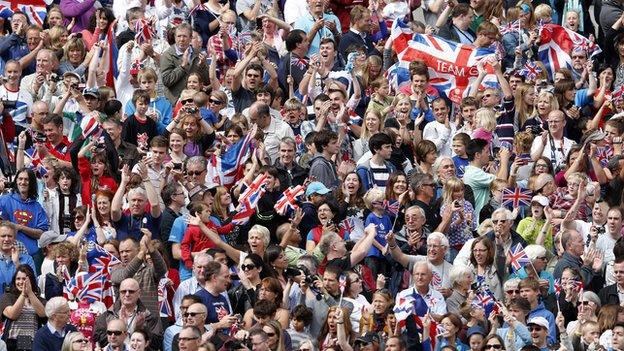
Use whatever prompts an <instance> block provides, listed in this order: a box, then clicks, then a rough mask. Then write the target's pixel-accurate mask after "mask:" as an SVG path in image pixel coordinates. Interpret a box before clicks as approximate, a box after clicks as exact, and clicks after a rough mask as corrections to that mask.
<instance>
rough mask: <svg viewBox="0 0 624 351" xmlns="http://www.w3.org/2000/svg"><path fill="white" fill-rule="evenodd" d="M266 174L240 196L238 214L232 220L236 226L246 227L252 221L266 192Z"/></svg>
mask: <svg viewBox="0 0 624 351" xmlns="http://www.w3.org/2000/svg"><path fill="white" fill-rule="evenodd" d="M266 178H267V176H266V174H262V175H261V176H259V177H258V178H256V179H255V180H254V181H253V182H252V183H251V185H249V187H247V189H245V191H244V192H243V193H242V194H241V195H240V197H239V199H238V202H239V203H238V206H237V207H236V214H235V215H234V217H233V218H232V223H234V224H236V225H244V224H246V223H247V222H249V220H250V219H251V216H253V214H254V213H255V212H256V207H257V206H258V202H259V201H260V198H262V195H264V192H265V191H266V184H265V183H266Z"/></svg>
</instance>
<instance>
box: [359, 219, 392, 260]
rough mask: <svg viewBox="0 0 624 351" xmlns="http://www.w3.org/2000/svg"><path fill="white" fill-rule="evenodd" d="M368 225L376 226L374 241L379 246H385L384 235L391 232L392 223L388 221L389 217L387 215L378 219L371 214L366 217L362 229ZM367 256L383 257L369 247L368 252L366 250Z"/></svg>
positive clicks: (375, 249) (376, 250) (373, 247)
mask: <svg viewBox="0 0 624 351" xmlns="http://www.w3.org/2000/svg"><path fill="white" fill-rule="evenodd" d="M370 223H373V224H374V225H375V226H377V235H375V240H377V242H378V243H380V244H381V246H385V245H386V235H387V234H388V232H390V230H392V221H391V220H390V216H388V215H387V214H384V215H382V216H381V217H378V216H377V215H376V214H375V213H373V212H371V213H369V214H368V217H366V222H365V223H364V228H366V227H367V226H368V225H369V224H370ZM368 256H376V257H383V255H382V254H381V251H379V249H378V248H376V247H375V246H371V248H370V250H368V255H367V257H368Z"/></svg>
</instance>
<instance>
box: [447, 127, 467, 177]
mask: <svg viewBox="0 0 624 351" xmlns="http://www.w3.org/2000/svg"><path fill="white" fill-rule="evenodd" d="M469 141H470V136H469V135H468V134H466V133H457V134H455V136H454V137H453V143H452V146H451V147H452V148H453V153H454V154H455V156H453V163H454V164H455V173H456V174H457V177H458V178H460V179H461V178H463V177H464V169H465V168H466V166H468V164H469V163H470V162H469V161H468V155H467V154H466V144H468V142H469Z"/></svg>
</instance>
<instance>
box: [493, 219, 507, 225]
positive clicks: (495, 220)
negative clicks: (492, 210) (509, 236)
mask: <svg viewBox="0 0 624 351" xmlns="http://www.w3.org/2000/svg"><path fill="white" fill-rule="evenodd" d="M505 222H507V220H506V219H493V220H492V223H494V224H498V223H505Z"/></svg>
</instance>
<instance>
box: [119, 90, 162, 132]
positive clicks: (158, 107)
mask: <svg viewBox="0 0 624 351" xmlns="http://www.w3.org/2000/svg"><path fill="white" fill-rule="evenodd" d="M149 107H150V108H151V109H153V110H154V111H156V113H157V114H158V119H157V121H156V129H158V134H162V133H163V131H164V130H165V128H167V125H169V123H171V119H172V118H173V108H172V106H171V103H170V102H169V100H167V98H165V97H164V96H159V97H157V98H156V99H153V100H152V101H150V103H149ZM135 110H136V108H135V107H134V103H133V102H132V101H128V103H127V104H126V110H125V111H124V113H125V114H126V115H128V116H132V115H134V112H135Z"/></svg>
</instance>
